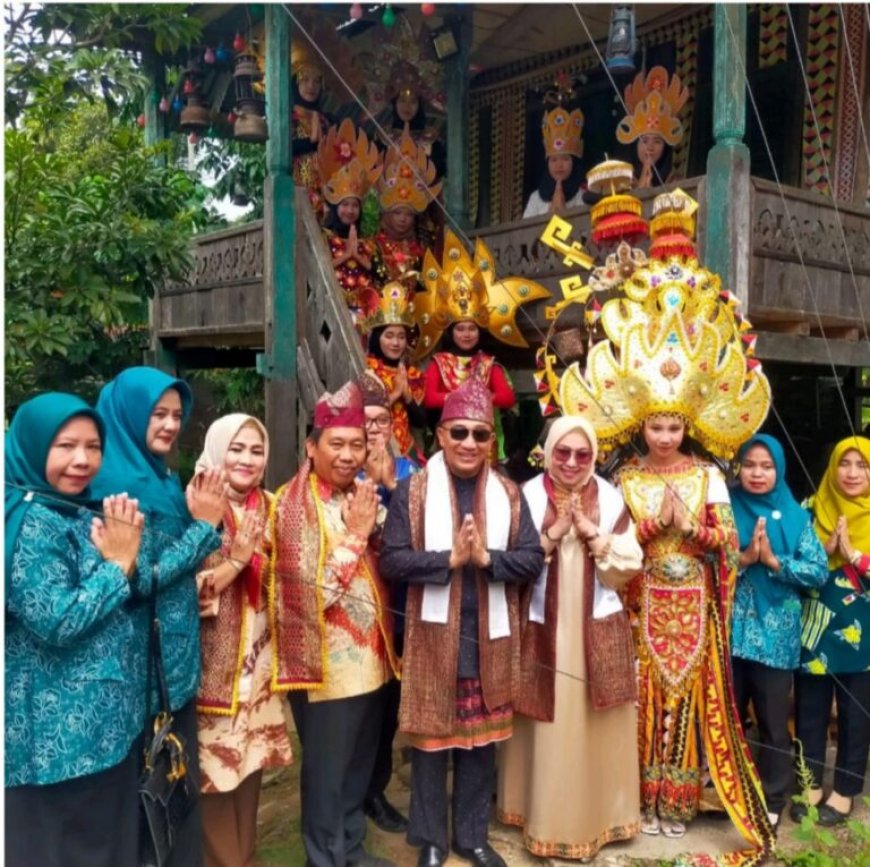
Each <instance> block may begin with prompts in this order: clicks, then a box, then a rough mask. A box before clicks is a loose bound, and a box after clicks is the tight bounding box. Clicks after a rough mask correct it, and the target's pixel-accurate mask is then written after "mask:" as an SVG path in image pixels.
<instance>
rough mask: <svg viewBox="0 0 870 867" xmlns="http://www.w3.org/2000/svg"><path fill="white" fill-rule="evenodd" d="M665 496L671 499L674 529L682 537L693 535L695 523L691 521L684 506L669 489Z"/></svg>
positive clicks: (690, 515) (689, 513)
mask: <svg viewBox="0 0 870 867" xmlns="http://www.w3.org/2000/svg"><path fill="white" fill-rule="evenodd" d="M665 496H670V498H671V503H672V508H673V511H674V520H673V524H674V529H676V530H679V531H680V532H681V533H682V534H683V535H684V536H691V535H693V534H694V532H695V522H694V521H693V520H692V514H691V512H689V511H688V510H687V509H686V504H685V503H684V502H683V501H682V500H681V499H680V497H679V495H678V494H676V493H674V491H672V490H671V489H670V488H668V492H667V494H666V495H665Z"/></svg>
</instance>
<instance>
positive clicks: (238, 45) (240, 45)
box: [233, 33, 245, 54]
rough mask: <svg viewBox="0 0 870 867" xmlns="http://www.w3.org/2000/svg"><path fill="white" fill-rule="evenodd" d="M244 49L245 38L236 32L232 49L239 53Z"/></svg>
mask: <svg viewBox="0 0 870 867" xmlns="http://www.w3.org/2000/svg"><path fill="white" fill-rule="evenodd" d="M244 50H245V40H244V38H243V37H242V34H241V33H237V34H236V38H235V39H234V40H233V51H235V52H236V54H239V53H241V52H242V51H244Z"/></svg>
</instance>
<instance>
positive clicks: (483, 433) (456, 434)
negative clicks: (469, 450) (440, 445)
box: [447, 424, 492, 445]
mask: <svg viewBox="0 0 870 867" xmlns="http://www.w3.org/2000/svg"><path fill="white" fill-rule="evenodd" d="M447 433H448V434H449V435H450V439H452V440H453V442H455V443H461V442H462V441H463V440H467V439H468V436H469V434H470V435H471V437H472V438H473V439H474V441H475V442H476V443H479V444H480V445H483V444H484V443H488V442H489V441H490V440H491V439H492V431H490V430H487V429H486V428H482V427H475V428H469V427H465V426H464V425H461V424H458V425H456V427H449V428H447Z"/></svg>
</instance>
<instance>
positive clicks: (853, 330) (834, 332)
mask: <svg viewBox="0 0 870 867" xmlns="http://www.w3.org/2000/svg"><path fill="white" fill-rule="evenodd" d="M812 334H813V335H814V336H818V337H826V338H827V339H828V340H857V339H858V338H859V337H860V336H861V332H860V331H859V330H858V326H857V325H829V326H826V327H825V328H824V334H822V329H821V328H813V329H812Z"/></svg>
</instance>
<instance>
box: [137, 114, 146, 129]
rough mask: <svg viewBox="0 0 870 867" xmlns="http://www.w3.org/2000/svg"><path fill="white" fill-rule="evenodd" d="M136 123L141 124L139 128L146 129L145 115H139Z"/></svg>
mask: <svg viewBox="0 0 870 867" xmlns="http://www.w3.org/2000/svg"><path fill="white" fill-rule="evenodd" d="M136 123H137V124H138V125H139V129H145V115H144V114H140V115H139V117H137V118H136Z"/></svg>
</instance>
